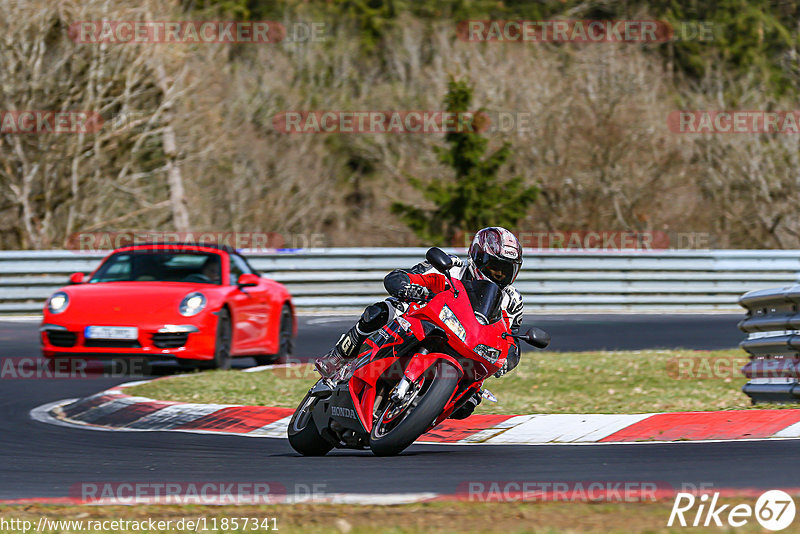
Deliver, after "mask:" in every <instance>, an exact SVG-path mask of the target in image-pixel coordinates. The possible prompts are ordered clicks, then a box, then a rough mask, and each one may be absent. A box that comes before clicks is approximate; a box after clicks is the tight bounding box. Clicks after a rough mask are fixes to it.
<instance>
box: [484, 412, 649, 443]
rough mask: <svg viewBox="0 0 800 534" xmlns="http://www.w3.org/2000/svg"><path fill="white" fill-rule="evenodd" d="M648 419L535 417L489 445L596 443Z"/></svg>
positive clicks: (576, 415)
mask: <svg viewBox="0 0 800 534" xmlns="http://www.w3.org/2000/svg"><path fill="white" fill-rule="evenodd" d="M647 417H650V415H649V414H640V415H627V414H621V415H614V414H586V415H580V414H542V415H533V416H531V417H530V419H529V420H527V421H523V422H521V424H519V425H517V426H515V427H513V428H510V429H509V430H507V431H505V432H503V433H502V434H500V435H499V436H496V437H493V438H490V439H489V440H488V442H487V443H509V444H510V443H552V442H559V443H594V442H597V441H600V440H601V439H602V438H605V437H606V436H608V435H611V434H613V433H614V432H617V431H618V430H620V429H622V428H625V427H627V426H629V425H631V424H634V423H636V422H638V421H640V420H642V419H645V418H647Z"/></svg>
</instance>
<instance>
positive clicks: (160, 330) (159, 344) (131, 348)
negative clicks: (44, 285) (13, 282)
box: [41, 243, 297, 369]
mask: <svg viewBox="0 0 800 534" xmlns="http://www.w3.org/2000/svg"><path fill="white" fill-rule="evenodd" d="M70 282H71V285H70V286H67V287H64V288H61V289H59V290H58V291H56V292H55V293H54V294H53V295H52V296H51V297H50V298H49V299H48V300H47V303H46V305H45V307H44V318H43V320H42V326H41V342H42V353H43V355H44V356H45V357H46V358H50V359H54V358H63V357H76V356H80V357H109V356H111V357H116V358H119V357H123V358H124V357H147V358H152V359H163V358H174V359H176V360H177V361H178V362H179V363H181V364H184V365H187V366H190V367H212V368H222V369H225V368H228V367H230V365H231V358H233V357H237V356H253V357H255V359H256V361H257V362H258V363H270V362H272V361H274V360H276V359H278V358H279V357H286V356H289V355H290V353H291V350H292V344H293V339H294V335H295V332H296V328H297V326H296V321H295V317H294V309H293V306H292V299H291V295H290V294H289V292H288V291H287V289H286V288H285V287H284V286H283V285H281V284H279V283H277V282H275V281H273V280H269V279H267V278H264V277H263V276H261V275H260V274H259V273H258V272H257V271H256V270H255V269H253V268H252V267H251V266H250V264H249V263H248V262H247V260H246V259H245V258H243V257H242V256H241V255H239V254H238V253H237V252H236V250H234V249H232V248H229V247H223V246H214V245H195V244H184V243H181V244H172V243H159V244H152V243H149V244H142V245H135V246H128V247H123V248H120V249H117V250H115V251H114V252H112V253H111V254H110V255H109V256H108V257H106V258H105V260H104V261H103V263H101V264H100V266H99V267H98V268H97V270H95V271H94V272H93V273H92V274H91V275H90V276H89V278H88V280H86V281H84V277H83V274H82V273H76V274H73V275H72V276H71V277H70Z"/></svg>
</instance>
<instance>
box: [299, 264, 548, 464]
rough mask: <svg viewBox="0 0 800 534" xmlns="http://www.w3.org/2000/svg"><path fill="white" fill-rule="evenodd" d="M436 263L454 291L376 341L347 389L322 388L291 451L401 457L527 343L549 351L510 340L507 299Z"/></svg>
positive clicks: (305, 407)
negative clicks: (511, 352) (515, 346)
mask: <svg viewBox="0 0 800 534" xmlns="http://www.w3.org/2000/svg"><path fill="white" fill-rule="evenodd" d="M425 257H426V259H427V260H428V262H429V263H430V264H431V265H432V266H433V267H434V268H435V269H436V270H437V271H439V272H441V273H442V274H444V275H445V276H446V277H447V280H448V283H449V286H448V287H447V289H446V290H445V291H443V292H441V293H438V294H437V295H435V296H434V297H433V298H432V299H431V300H430V301H428V302H427V303H425V304H416V303H414V304H411V305H410V307H409V309H408V311H407V312H406V313H405V314H403V315H402V316H401V317H398V318H397V319H395V320H394V321H392V322H391V323H390V324H389V325H387V326H385V327H384V328H382V329H381V330H378V331H377V332H375V333H374V334H372V335H371V336H370V337H369V338H368V339H367V340H366V341H365V342H364V345H362V352H361V353H360V354H359V356H358V357H357V358H355V359H354V360H353V361H352V362H351V363H350V364H349V368H348V370H347V372H346V374H345V379H344V380H342V381H340V382H339V383H336V384H334V383H330V382H329V381H327V380H325V379H320V380H319V382H317V383H316V384H315V385H314V386H313V387H312V388H311V389H310V390H309V392H308V394H307V395H306V396H305V398H304V399H303V401H302V402H301V403H300V405H299V406H298V407H297V410H295V413H294V415H293V416H292V419H291V421H290V422H289V428H288V434H289V443H290V444H291V445H292V448H294V450H296V451H297V452H299V453H300V454H303V455H306V456H321V455H324V454H327V453H328V452H329V451H330V450H331V449H333V448H334V447H338V448H351V449H366V448H370V449H372V452H373V453H374V454H376V455H378V456H389V455H394V454H398V453H400V452H401V451H403V450H404V449H405V448H406V447H408V446H409V445H411V444H412V443H413V442H414V441H415V440H416V439H418V438H419V437H420V436H421V435H422V434H424V433H425V432H427V431H429V430H430V429H432V428H434V427H435V426H436V425H438V424H439V423H441V422H442V421H444V420H445V419H447V418H448V417H449V416H450V415H451V414H452V413H453V412H454V411H455V410H457V409H458V408H459V407H460V406H461V405H463V404H464V403H465V402H466V401H467V400H468V399H469V398H470V397H472V396H473V395H474V394H475V393H478V392H481V386H482V385H483V381H484V380H486V379H487V378H488V377H490V376H492V375H493V374H494V373H496V372H497V371H498V370H500V368H502V366H503V363H504V362H505V360H506V357H507V356H508V353H509V350H511V348H512V345H513V344H514V342H513V339H519V340H522V341H525V342H526V343H529V344H530V345H533V346H534V347H537V348H545V347H546V346H547V345H548V344H549V343H550V336H549V335H548V334H547V333H546V332H544V331H543V330H541V329H539V328H531V329H530V330H528V332H527V333H526V334H524V335H518V334H512V333H511V331H510V329H509V323H510V321H509V319H508V315H507V314H506V312H505V311H503V310H501V308H500V300H501V296H502V293H501V290H500V288H499V287H498V286H497V285H496V284H495V283H493V282H491V281H488V280H480V281H461V280H453V279H452V277H451V276H450V269H451V268H452V267H453V260H452V258H451V257H450V256H448V255H447V254H446V253H445V252H444V251H442V250H440V249H438V248H432V249H430V250H428V253H427V254H426V256H425Z"/></svg>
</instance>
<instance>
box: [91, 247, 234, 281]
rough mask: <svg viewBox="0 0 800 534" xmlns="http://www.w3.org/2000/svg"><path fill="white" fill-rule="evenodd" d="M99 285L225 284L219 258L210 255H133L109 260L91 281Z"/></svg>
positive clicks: (203, 253)
mask: <svg viewBox="0 0 800 534" xmlns="http://www.w3.org/2000/svg"><path fill="white" fill-rule="evenodd" d="M98 282H194V283H199V284H217V285H219V284H221V283H222V262H221V261H220V256H219V254H214V253H209V252H187V251H181V252H164V251H152V250H151V251H131V252H119V253H116V254H114V255H112V256H111V257H110V258H108V259H107V260H106V261H105V262H104V263H103V265H102V266H101V267H100V268H99V269H98V270H97V272H96V273H95V274H94V276H92V278H91V279H90V280H89V283H90V284H91V283H98Z"/></svg>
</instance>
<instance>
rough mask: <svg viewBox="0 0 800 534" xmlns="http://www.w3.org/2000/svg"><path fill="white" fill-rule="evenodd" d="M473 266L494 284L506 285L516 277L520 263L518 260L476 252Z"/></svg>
mask: <svg viewBox="0 0 800 534" xmlns="http://www.w3.org/2000/svg"><path fill="white" fill-rule="evenodd" d="M475 267H476V268H477V269H478V270H479V271H480V272H481V274H483V275H484V276H485V277H486V278H488V279H489V280H491V281H492V282H494V283H495V284H497V285H499V286H500V287H506V286H507V285H509V284H511V283H513V282H514V280H515V279H516V278H517V275H518V274H519V270H520V267H522V265H521V264H520V263H519V262H515V261H512V260H504V259H502V258H498V257H497V256H492V255H491V254H487V253H485V252H483V253H479V254H477V258H475Z"/></svg>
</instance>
